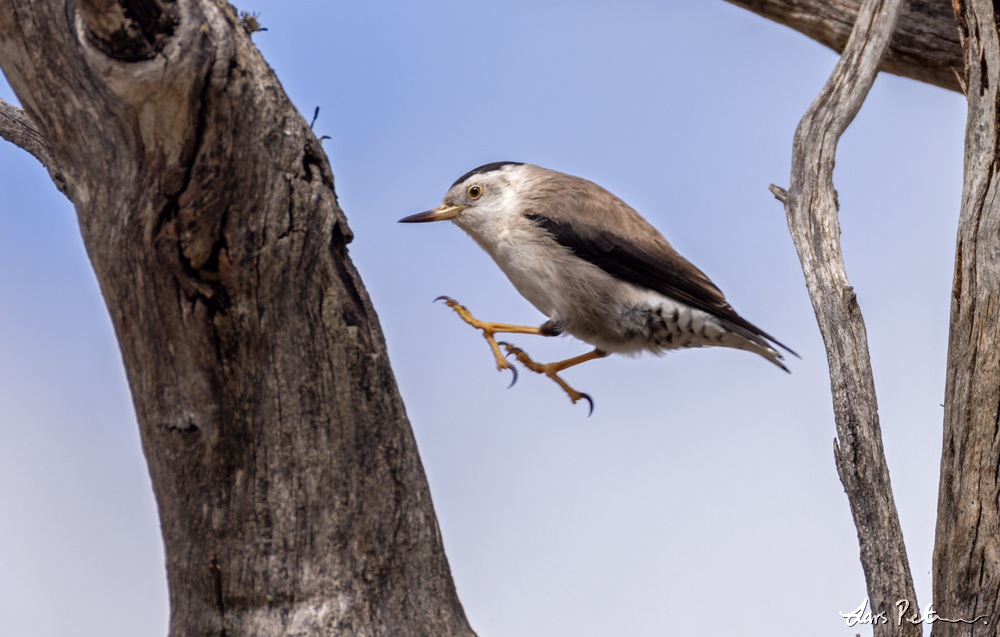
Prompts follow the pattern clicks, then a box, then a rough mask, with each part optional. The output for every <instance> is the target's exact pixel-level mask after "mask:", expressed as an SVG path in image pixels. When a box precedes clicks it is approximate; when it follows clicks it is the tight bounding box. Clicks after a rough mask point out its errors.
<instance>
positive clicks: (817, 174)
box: [771, 0, 921, 637]
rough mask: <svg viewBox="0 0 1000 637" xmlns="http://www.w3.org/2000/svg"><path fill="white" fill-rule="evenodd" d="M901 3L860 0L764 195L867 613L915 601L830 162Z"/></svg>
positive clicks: (891, 630)
mask: <svg viewBox="0 0 1000 637" xmlns="http://www.w3.org/2000/svg"><path fill="white" fill-rule="evenodd" d="M903 4H904V0H865V2H864V4H863V5H862V7H861V10H860V12H859V15H858V19H857V21H856V22H855V25H854V30H853V32H852V33H851V37H850V39H849V40H848V42H847V46H846V48H845V49H844V53H843V55H842V56H841V59H840V62H839V63H838V64H837V67H836V69H834V71H833V74H832V75H831V76H830V79H829V80H827V83H826V85H825V86H824V87H823V89H822V91H820V93H819V95H818V96H817V97H816V99H815V101H814V102H813V103H812V105H811V106H810V107H809V110H808V111H806V114H805V115H804V116H803V117H802V121H801V122H800V123H799V127H798V129H797V130H796V132H795V141H794V145H793V151H792V174H791V186H790V188H789V189H788V191H787V192H786V191H784V190H783V189H781V188H778V187H776V186H773V185H772V186H771V191H772V192H773V193H774V194H775V196H776V197H777V198H778V199H780V200H782V201H783V202H784V204H785V212H786V214H787V216H788V227H789V230H790V231H791V234H792V238H793V240H794V241H795V247H796V249H797V250H798V254H799V259H800V260H801V262H802V270H803V272H804V273H805V278H806V284H807V287H808V289H809V296H810V298H811V299H812V304H813V309H814V310H815V312H816V320H817V322H818V323H819V328H820V331H821V332H822V334H823V340H824V342H825V344H826V352H827V360H828V363H829V366H830V385H831V389H832V393H833V407H834V415H835V418H836V423H837V435H838V439H839V444H838V441H835V443H834V455H835V459H836V464H837V471H838V473H839V474H840V480H841V482H842V483H843V485H844V490H845V491H846V492H847V497H848V499H849V500H850V504H851V512H852V513H853V515H854V523H855V526H856V527H857V529H858V540H859V542H860V545H861V563H862V566H863V567H864V571H865V577H866V579H867V583H868V594H869V597H870V599H871V608H872V609H873V612H883V611H890V613H889V614H891V611H892V610H893V609H894V606H893V605H894V604H895V602H896V601H897V600H900V599H906V600H908V602H909V603H910V604H911V607H916V605H917V603H916V596H915V594H914V591H913V581H912V578H911V576H910V568H909V563H908V561H907V557H906V550H905V547H904V545H903V534H902V531H901V530H900V526H899V517H898V515H897V513H896V506H895V503H894V501H893V497H892V487H891V485H890V483H889V470H888V467H887V466H886V462H885V454H884V453H883V450H882V436H881V431H880V428H879V420H878V404H877V402H876V398H875V384H874V380H873V377H872V369H871V362H870V360H869V356H868V338H867V335H866V332H865V324H864V320H863V319H862V316H861V310H860V308H859V307H858V302H857V297H856V295H855V293H854V289H853V288H852V287H851V285H850V283H849V282H848V280H847V272H846V270H845V268H844V259H843V254H842V252H841V248H840V225H839V222H838V218H837V193H836V191H835V190H834V187H833V166H834V158H835V157H836V152H837V143H838V141H839V139H840V136H841V134H842V133H843V132H844V131H845V130H846V129H847V127H848V126H849V125H850V123H851V121H852V120H853V119H854V116H855V115H857V113H858V111H859V110H860V108H861V104H862V103H864V100H865V97H866V96H867V94H868V91H869V89H870V88H871V86H872V83H873V82H874V80H875V76H876V75H877V73H878V69H879V66H880V64H881V62H882V59H883V57H884V56H885V52H886V49H887V48H888V44H889V40H890V38H891V36H892V33H893V29H894V26H895V23H896V20H897V18H898V16H899V14H900V12H901V9H902V6H903ZM875 633H876V634H877V635H878V634H891V635H913V636H914V637H918V636H919V635H920V634H921V629H920V626H919V625H913V624H909V623H908V622H905V621H904V622H902V625H900V626H897V625H896V622H894V621H893V622H889V623H887V624H879V625H876V626H875Z"/></svg>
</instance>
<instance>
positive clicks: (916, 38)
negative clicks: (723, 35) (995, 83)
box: [729, 0, 964, 92]
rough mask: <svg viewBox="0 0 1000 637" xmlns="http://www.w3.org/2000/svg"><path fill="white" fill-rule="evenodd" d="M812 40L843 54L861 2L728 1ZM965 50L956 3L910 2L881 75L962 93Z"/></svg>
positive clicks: (856, 0)
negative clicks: (956, 17) (886, 74)
mask: <svg viewBox="0 0 1000 637" xmlns="http://www.w3.org/2000/svg"><path fill="white" fill-rule="evenodd" d="M729 2H732V3H733V4H735V5H738V6H741V7H743V8H744V9H749V10H750V11H753V12H754V13H757V14H759V15H762V16H764V17H765V18H769V19H771V20H774V21H775V22H778V23H780V24H783V25H785V26H787V27H791V28H792V29H795V30H796V31H799V32H801V33H804V34H805V35H808V36H809V37H810V38H812V39H814V40H816V41H817V42H820V43H822V44H825V45H826V46H828V47H830V48H831V49H833V50H834V51H836V52H837V53H840V52H842V51H843V50H844V46H845V45H846V44H847V38H848V37H850V35H851V28H852V27H853V26H854V21H855V19H856V18H857V15H858V8H859V7H860V6H861V0H729ZM963 60H964V58H963V53H962V44H961V42H959V40H958V26H957V24H956V23H955V12H954V10H953V9H952V6H951V0H908V1H907V3H906V7H904V9H903V15H901V16H900V17H899V21H898V23H897V24H896V32H895V33H894V34H893V36H892V41H891V42H890V44H889V51H888V53H887V54H886V57H885V61H884V62H883V63H882V70H883V71H885V72H886V73H892V74H894V75H901V76H903V77H908V78H911V79H914V80H918V81H920V82H927V83H928V84H933V85H935V86H940V87H941V88H946V89H949V90H951V91H959V92H961V91H962V87H961V84H960V82H959V77H960V74H961V73H962V67H963Z"/></svg>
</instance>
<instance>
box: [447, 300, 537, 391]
mask: <svg viewBox="0 0 1000 637" xmlns="http://www.w3.org/2000/svg"><path fill="white" fill-rule="evenodd" d="M434 300H435V301H444V302H445V303H447V304H448V307H450V308H451V309H453V310H455V311H456V312H458V315H459V316H460V317H462V320H463V321H465V322H466V323H468V324H469V325H471V326H472V327H474V328H476V329H478V330H482V331H483V336H484V337H485V338H486V342H488V343H489V344H490V349H492V350H493V356H495V357H496V359H497V369H498V370H501V371H502V370H504V369H509V370H511V371H513V372H514V380H515V381H516V380H517V370H516V369H514V367H513V366H512V365H511V364H510V363H508V362H507V359H506V358H505V357H504V355H503V354H501V353H500V347H499V346H498V345H497V341H496V339H495V338H493V335H494V334H496V333H498V332H506V333H510V334H538V335H540V336H552V334H550V333H549V332H547V331H544V330H543V329H542V328H540V327H528V326H526V325H511V324H509V323H484V322H483V321H480V320H479V319H477V318H475V317H474V316H472V314H471V313H470V312H469V310H467V309H465V306H464V305H460V304H459V303H458V301H456V300H455V299H453V298H450V297H447V296H439V297H438V298H436V299H434ZM513 384H514V383H511V385H513Z"/></svg>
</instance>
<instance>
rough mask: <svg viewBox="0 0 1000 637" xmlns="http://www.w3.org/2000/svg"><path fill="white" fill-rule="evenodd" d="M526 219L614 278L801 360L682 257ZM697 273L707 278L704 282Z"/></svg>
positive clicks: (531, 215) (539, 219) (602, 234)
mask: <svg viewBox="0 0 1000 637" xmlns="http://www.w3.org/2000/svg"><path fill="white" fill-rule="evenodd" d="M525 217H526V218H528V219H529V220H531V221H532V222H533V223H535V225H537V226H538V227H540V228H543V229H545V230H547V231H548V232H549V234H550V235H551V236H552V238H553V239H555V241H556V243H558V244H559V245H561V246H563V247H565V248H567V249H568V250H569V251H570V252H572V253H573V254H574V255H576V256H577V257H579V258H581V259H583V260H584V261H587V262H588V263H591V264H593V265H595V266H597V267H599V268H600V269H602V270H604V271H605V272H607V273H608V274H610V275H611V276H614V277H617V278H619V279H623V280H625V281H630V282H632V283H635V284H637V285H641V286H643V287H646V288H649V289H651V290H654V291H656V292H659V293H660V294H663V295H664V296H668V297H670V298H672V299H676V300H678V301H680V302H682V303H686V304H687V305H690V306H691V307H694V308H697V309H699V310H703V311H705V312H708V313H709V314H712V315H714V316H717V317H719V318H721V319H724V320H726V321H728V322H729V323H732V324H733V325H734V326H737V327H740V328H743V329H744V330H747V331H748V332H749V334H746V335H744V336H747V337H750V338H751V340H756V338H754V337H757V338H759V337H763V338H766V339H767V340H769V341H771V342H772V343H774V344H775V345H778V346H779V347H781V348H782V349H785V350H787V351H788V352H789V353H791V354H792V355H794V356H798V354H796V353H795V352H794V351H792V350H791V349H789V348H788V347H787V346H785V345H784V344H782V343H781V342H779V341H778V340H776V339H775V338H774V337H773V336H771V335H770V334H768V333H767V332H765V331H763V330H762V329H760V328H759V327H757V326H756V325H754V324H753V323H751V322H750V321H747V320H746V319H744V318H743V317H742V316H740V315H739V314H737V313H736V310H734V309H733V308H732V307H731V306H730V305H729V303H727V302H726V300H725V297H723V295H722V293H721V292H719V290H718V288H716V287H715V286H714V285H712V283H711V282H710V281H708V278H707V277H704V274H702V273H701V272H700V271H698V270H697V269H696V268H694V266H692V265H691V264H689V263H688V262H687V261H684V260H683V258H681V257H680V256H679V255H678V258H677V261H670V260H664V259H657V258H654V257H653V256H652V255H650V254H649V253H648V252H647V251H645V250H643V249H642V248H641V247H639V246H638V245H635V244H633V243H629V242H626V241H623V240H622V238H620V237H617V236H615V235H613V234H611V233H608V232H600V233H597V234H594V235H593V236H584V235H582V234H581V233H579V232H577V231H575V230H574V229H573V227H572V226H571V225H570V224H567V223H563V222H560V221H556V220H554V219H552V218H550V217H547V216H545V215H542V214H538V213H534V212H532V213H528V214H526V215H525ZM692 271H693V272H692ZM694 273H697V274H700V275H701V277H704V278H703V279H701V278H700V277H697V276H695V275H694ZM706 282H707V283H708V285H706V284H705V283H706Z"/></svg>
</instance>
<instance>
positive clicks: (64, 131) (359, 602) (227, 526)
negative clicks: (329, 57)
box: [0, 0, 473, 637]
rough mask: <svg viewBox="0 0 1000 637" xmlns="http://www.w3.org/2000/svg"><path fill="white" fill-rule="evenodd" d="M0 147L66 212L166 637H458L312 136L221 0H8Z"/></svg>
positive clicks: (379, 348) (345, 233) (399, 414)
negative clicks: (95, 305) (109, 370)
mask: <svg viewBox="0 0 1000 637" xmlns="http://www.w3.org/2000/svg"><path fill="white" fill-rule="evenodd" d="M0 66H2V68H3V70H4V72H5V74H6V75H7V78H8V79H9V81H10V83H11V85H12V86H13V88H14V90H15V91H16V92H17V95H18V97H19V99H20V100H21V103H22V104H23V105H24V108H25V111H24V112H21V111H19V110H18V109H14V108H12V107H10V106H9V105H3V106H4V107H3V108H0V134H2V136H3V137H5V138H6V139H8V140H11V141H13V142H14V143H17V144H18V145H20V146H21V147H23V148H25V149H27V150H29V151H30V152H32V153H33V154H34V155H35V156H36V157H38V158H39V159H40V160H41V161H42V162H43V163H44V164H45V165H46V167H47V168H48V169H49V171H50V174H52V176H53V178H54V180H55V181H56V184H57V185H58V186H59V187H60V189H61V190H62V191H63V192H65V193H66V195H67V196H68V197H69V198H70V199H71V200H72V201H73V203H74V205H75V207H76V211H77V214H78V217H79V222H80V228H81V232H82V235H83V239H84V242H85V244H86V248H87V251H88V253H89V255H90V259H91V262H92V263H93V266H94V269H95V271H96V273H97V278H98V280H99V282H100V285H101V290H102V292H103V295H104V298H105V300H106V302H107V306H108V310H109V312H110V314H111V318H112V321H113V323H114V327H115V330H116V332H117V336H118V341H119V343H120V345H121V351H122V358H123V360H124V364H125V368H126V370H127V374H128V379H129V383H130V386H131V389H132V396H133V400H134V403H135V409H136V413H137V415H138V420H139V424H140V427H141V434H142V441H143V446H144V449H145V453H146V457H147V460H148V463H149V471H150V475H151V477H152V481H153V487H154V491H155V494H156V499H157V503H158V506H159V512H160V519H161V524H162V532H163V538H164V544H165V549H166V560H167V574H168V583H169V588H170V605H171V617H170V634H171V635H177V636H181V635H184V636H191V635H226V634H229V635H234V634H235V635H243V634H261V635H279V634H293V633H294V634H302V635H324V636H326V635H392V636H394V637H395V636H403V635H472V634H473V633H472V631H471V629H470V628H469V626H468V624H467V622H466V619H465V616H464V614H463V611H462V608H461V605H460V604H459V602H458V599H457V596H456V594H455V590H454V586H453V584H452V581H451V575H450V572H449V569H448V563H447V560H446V559H445V555H444V552H443V549H442V544H441V538H440V534H439V531H438V527H437V522H436V519H435V516H434V511H433V508H432V506H431V500H430V494H429V492H428V488H427V483H426V480H425V477H424V474H423V469H422V467H421V465H420V460H419V458H418V456H417V452H416V448H415V444H414V439H413V436H412V433H411V431H410V427H409V423H408V422H407V419H406V414H405V412H404V409H403V405H402V403H401V401H400V398H399V395H398V393H397V391H396V386H395V383H394V380H393V376H392V372H391V370H390V368H389V362H388V360H387V357H386V349H385V344H384V342H383V338H382V334H381V332H380V329H379V325H378V321H377V318H376V316H375V312H374V310H373V309H372V306H371V303H370V301H369V299H368V296H367V294H366V292H365V290H364V287H363V286H362V284H361V281H360V279H359V278H358V275H357V272H356V271H355V270H354V268H353V266H352V265H351V262H350V259H349V258H348V255H347V248H346V246H347V243H348V242H349V241H350V240H351V233H350V230H349V229H348V227H347V223H346V220H345V218H344V215H343V213H342V211H341V210H340V208H339V207H338V205H337V200H336V195H335V193H334V188H333V175H332V174H331V172H330V168H329V165H328V163H327V160H326V158H325V156H324V153H323V151H322V149H321V148H320V145H319V143H318V142H317V140H316V138H315V137H314V136H313V135H312V132H311V131H310V129H309V126H308V125H307V124H306V123H305V122H304V121H303V119H302V117H301V116H300V115H299V114H298V112H297V111H296V110H295V109H294V107H293V106H292V105H291V103H290V102H289V101H288V99H287V97H286V96H285V94H284V92H283V91H282V89H281V86H280V84H279V83H278V80H277V78H275V76H274V74H273V73H272V72H271V70H270V69H269V68H268V67H267V65H266V64H265V63H264V61H263V59H262V58H261V57H260V55H259V54H258V52H257V50H256V49H255V48H254V46H253V44H252V43H251V42H250V38H249V35H248V34H247V33H246V32H245V29H244V28H242V27H241V23H240V21H239V19H238V17H237V15H236V13H235V10H234V9H233V8H232V7H231V6H229V5H228V4H227V3H225V2H224V1H222V0H120V1H116V0H76V1H74V0H51V1H49V2H29V1H28V0H0Z"/></svg>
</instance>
